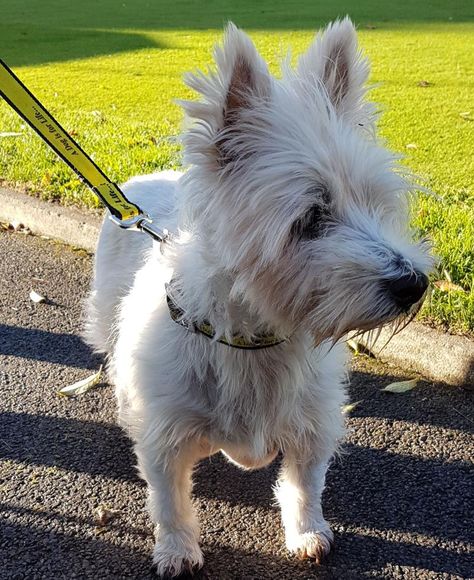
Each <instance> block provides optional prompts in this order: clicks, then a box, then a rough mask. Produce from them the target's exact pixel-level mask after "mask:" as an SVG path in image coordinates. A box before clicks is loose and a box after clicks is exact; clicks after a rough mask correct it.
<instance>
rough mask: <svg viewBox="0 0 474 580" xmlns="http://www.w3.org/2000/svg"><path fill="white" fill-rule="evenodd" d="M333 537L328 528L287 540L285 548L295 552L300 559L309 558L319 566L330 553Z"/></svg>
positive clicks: (297, 535)
mask: <svg viewBox="0 0 474 580" xmlns="http://www.w3.org/2000/svg"><path fill="white" fill-rule="evenodd" d="M333 540H334V535H333V533H332V531H331V529H330V528H329V526H328V527H327V528H324V529H322V530H320V531H314V532H305V533H303V534H296V535H294V536H293V537H291V538H287V542H286V544H287V548H288V549H289V550H290V551H291V552H295V553H296V554H297V555H298V556H299V557H300V558H301V559H306V558H309V559H310V560H314V561H315V562H316V564H321V562H322V561H323V559H324V558H325V557H326V556H327V555H328V554H329V552H330V551H331V546H332V543H333Z"/></svg>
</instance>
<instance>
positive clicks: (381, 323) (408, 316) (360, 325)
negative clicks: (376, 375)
mask: <svg viewBox="0 0 474 580" xmlns="http://www.w3.org/2000/svg"><path fill="white" fill-rule="evenodd" d="M425 297H426V293H425V295H424V296H423V297H422V298H421V299H420V300H419V301H418V302H416V303H415V304H413V305H412V306H411V307H410V308H408V309H405V310H400V309H397V311H395V312H391V313H388V314H387V315H384V316H382V317H376V316H374V317H373V318H366V319H364V320H362V319H360V320H352V321H350V322H348V323H347V324H346V325H344V326H343V327H342V328H340V327H339V328H332V329H327V330H326V331H325V332H321V331H320V330H313V332H312V336H313V343H314V346H315V347H316V346H319V345H320V344H321V343H322V342H323V341H325V340H331V341H332V342H333V343H334V344H336V343H338V342H339V341H341V340H343V339H345V338H346V337H347V336H348V335H349V334H350V337H351V339H353V340H356V339H357V338H360V337H362V336H363V337H364V342H365V343H366V344H367V348H368V349H369V350H372V348H373V347H374V346H375V344H376V343H377V341H378V340H379V338H380V335H381V333H382V330H383V329H384V328H387V329H388V330H389V331H390V334H389V337H388V339H387V340H386V341H385V343H384V345H383V346H382V348H385V347H386V346H387V344H388V343H389V342H390V341H391V340H392V338H393V337H394V336H395V335H396V334H398V333H399V332H401V331H402V330H403V329H404V328H406V327H407V326H408V325H409V324H410V322H412V320H413V319H414V318H415V317H416V315H417V314H418V312H419V311H420V309H421V307H422V305H423V302H424V300H425Z"/></svg>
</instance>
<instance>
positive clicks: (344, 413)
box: [341, 400, 362, 415]
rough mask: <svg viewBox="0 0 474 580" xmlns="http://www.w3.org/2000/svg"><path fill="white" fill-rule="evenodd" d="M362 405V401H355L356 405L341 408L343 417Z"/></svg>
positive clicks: (351, 404) (350, 404)
mask: <svg viewBox="0 0 474 580" xmlns="http://www.w3.org/2000/svg"><path fill="white" fill-rule="evenodd" d="M360 403H362V400H361V401H355V402H354V403H349V404H348V405H343V406H342V407H341V411H342V414H343V415H349V413H351V412H352V411H353V410H354V409H355V408H356V407H357V406H358V405H360Z"/></svg>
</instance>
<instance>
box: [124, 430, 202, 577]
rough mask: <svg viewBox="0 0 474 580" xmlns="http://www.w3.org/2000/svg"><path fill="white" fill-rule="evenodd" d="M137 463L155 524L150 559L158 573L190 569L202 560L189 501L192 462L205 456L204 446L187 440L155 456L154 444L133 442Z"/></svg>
mask: <svg viewBox="0 0 474 580" xmlns="http://www.w3.org/2000/svg"><path fill="white" fill-rule="evenodd" d="M135 451H136V454H137V457H138V467H139V469H140V473H141V475H142V477H143V478H144V479H145V480H146V482H147V484H148V493H149V497H148V502H149V503H148V507H149V511H150V513H151V517H152V519H153V523H154V524H156V544H155V548H154V551H153V563H154V565H155V566H156V571H157V572H158V574H159V575H160V576H162V577H166V578H173V577H174V576H178V575H179V574H181V573H190V574H191V573H192V572H193V571H196V570H198V569H199V568H201V567H202V565H203V563H204V559H203V555H202V551H201V548H200V547H199V523H198V520H197V516H196V514H195V511H194V508H193V505H192V503H191V487H192V481H191V475H192V470H193V466H194V464H195V463H196V462H197V461H198V460H199V459H201V458H203V457H205V456H207V455H208V454H209V452H208V446H207V444H206V443H205V442H204V443H203V442H202V441H200V440H197V441H192V440H188V441H186V442H185V443H183V444H182V445H181V446H180V447H179V448H170V449H168V450H167V452H166V453H165V454H163V455H162V456H161V457H157V448H156V446H155V445H150V444H149V443H146V442H143V441H142V442H139V443H137V444H136V446H135Z"/></svg>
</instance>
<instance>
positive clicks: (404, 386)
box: [380, 379, 418, 393]
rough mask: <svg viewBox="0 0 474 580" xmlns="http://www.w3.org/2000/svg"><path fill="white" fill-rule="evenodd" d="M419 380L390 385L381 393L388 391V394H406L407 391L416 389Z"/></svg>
mask: <svg viewBox="0 0 474 580" xmlns="http://www.w3.org/2000/svg"><path fill="white" fill-rule="evenodd" d="M417 382H418V379H410V380H409V381H400V382H397V383H390V384H389V385H387V386H386V387H384V388H383V389H380V390H381V391H386V392H387V393H406V392H407V391H411V390H412V389H413V388H414V387H416V383H417Z"/></svg>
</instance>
